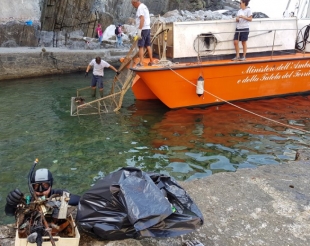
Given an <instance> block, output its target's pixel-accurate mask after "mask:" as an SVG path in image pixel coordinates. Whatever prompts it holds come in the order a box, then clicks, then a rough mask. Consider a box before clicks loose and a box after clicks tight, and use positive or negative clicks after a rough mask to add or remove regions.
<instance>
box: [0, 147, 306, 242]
mask: <svg viewBox="0 0 310 246" xmlns="http://www.w3.org/2000/svg"><path fill="white" fill-rule="evenodd" d="M309 183H310V151H309V150H303V151H299V152H298V156H297V159H296V161H291V162H289V163H288V164H281V165H265V166H261V167H258V168H256V169H241V170H238V171H236V172H230V173H217V174H214V175H212V176H209V177H207V178H203V179H199V180H194V181H190V182H180V185H181V186H182V187H183V188H184V189H185V190H186V191H187V192H188V193H189V195H190V196H191V198H192V199H193V200H194V201H195V203H196V204H197V205H198V207H199V208H200V210H201V212H202V213H203V215H204V220H205V223H204V225H203V226H202V227H201V228H200V229H198V230H197V231H195V232H193V233H190V234H187V235H184V236H182V237H177V238H165V239H158V238H148V239H142V240H135V239H127V240H122V241H110V242H108V241H98V240H96V239H94V238H91V237H89V236H88V235H86V234H84V233H83V232H81V239H80V246H102V245H108V246H116V245H124V246H125V245H127V246H141V245H143V246H164V245H169V246H180V245H186V242H188V240H190V241H193V240H195V239H196V240H199V241H200V242H201V243H202V244H203V245H205V246H245V245H255V246H258V245H264V246H284V245H286V246H306V245H309V242H310V190H309V188H310V186H309ZM14 236H15V230H14V228H13V225H9V226H2V227H0V245H1V246H11V245H14Z"/></svg>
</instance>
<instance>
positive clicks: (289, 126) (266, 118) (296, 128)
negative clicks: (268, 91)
mask: <svg viewBox="0 0 310 246" xmlns="http://www.w3.org/2000/svg"><path fill="white" fill-rule="evenodd" d="M167 67H168V68H169V69H170V70H171V71H172V72H174V73H175V74H176V75H178V76H179V77H181V78H182V79H184V80H185V81H187V82H188V83H190V84H191V85H193V86H195V87H197V86H196V84H194V83H192V82H191V81H189V80H187V79H186V78H184V77H183V76H182V75H181V74H179V73H177V72H176V71H174V70H173V69H172V68H171V67H170V66H167ZM204 92H206V93H208V94H209V95H211V96H213V97H215V98H217V99H218V100H220V101H222V102H225V103H227V104H229V105H231V106H233V107H236V108H238V109H241V110H243V111H245V112H248V113H250V114H253V115H255V116H258V117H261V118H263V119H265V120H269V121H272V122H274V123H277V124H279V125H283V126H286V127H288V128H293V129H295V130H298V131H302V132H304V133H310V132H309V131H306V130H303V129H300V128H298V127H294V126H291V125H287V124H284V123H281V122H279V121H276V120H273V119H270V118H268V117H265V116H262V115H259V114H256V113H254V112H252V111H250V110H247V109H245V108H242V107H239V106H237V105H235V104H233V103H231V102H228V101H226V100H224V99H222V98H220V97H218V96H216V95H214V94H212V93H211V92H208V91H206V90H204Z"/></svg>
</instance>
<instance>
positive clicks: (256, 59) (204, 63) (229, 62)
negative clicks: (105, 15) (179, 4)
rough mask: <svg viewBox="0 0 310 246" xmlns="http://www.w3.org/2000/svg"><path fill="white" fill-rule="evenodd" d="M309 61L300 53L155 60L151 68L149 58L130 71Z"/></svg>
mask: <svg viewBox="0 0 310 246" xmlns="http://www.w3.org/2000/svg"><path fill="white" fill-rule="evenodd" d="M307 59H310V53H300V52H297V53H295V54H285V55H274V56H270V55H268V56H259V57H249V58H246V60H245V61H232V60H231V59H221V60H210V61H201V62H198V61H197V62H184V63H183V62H182V63H177V62H176V63H173V62H170V61H160V60H155V62H154V65H153V66H148V63H149V58H145V59H144V61H143V66H140V67H137V66H136V65H134V66H133V67H132V70H134V71H140V72H143V71H150V70H158V69H165V68H167V67H169V68H174V69H178V68H184V67H200V66H203V67H205V66H227V65H235V64H240V63H242V64H251V63H255V64H257V63H263V62H264V63H265V62H268V61H270V62H271V61H286V62H287V61H294V60H307Z"/></svg>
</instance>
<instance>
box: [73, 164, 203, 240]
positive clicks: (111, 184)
mask: <svg viewBox="0 0 310 246" xmlns="http://www.w3.org/2000/svg"><path fill="white" fill-rule="evenodd" d="M76 221H77V223H78V225H79V227H80V228H81V229H83V230H84V231H85V232H87V233H89V234H90V235H92V236H95V237H99V238H101V239H104V240H120V239H125V238H143V237H175V236H179V235H182V234H186V233H189V232H192V231H194V230H196V229H197V228H199V227H200V226H201V225H202V224H203V216H202V214H201V212H200V210H199V208H198V207H197V206H196V204H195V203H194V202H193V200H192V199H191V198H190V197H189V196H188V194H187V193H186V191H185V190H184V189H183V188H182V187H180V186H179V185H178V184H177V182H176V181H175V180H174V179H173V178H171V177H169V176H166V175H162V174H158V173H145V172H143V171H141V170H140V169H137V168H132V167H127V168H122V169H120V170H118V171H116V172H113V173H111V174H110V175H108V176H106V177H104V178H103V179H101V180H98V181H97V183H96V184H95V185H94V186H93V187H92V188H91V189H90V190H89V191H87V192H86V193H85V194H83V196H82V197H81V200H80V203H79V206H78V212H77V217H76Z"/></svg>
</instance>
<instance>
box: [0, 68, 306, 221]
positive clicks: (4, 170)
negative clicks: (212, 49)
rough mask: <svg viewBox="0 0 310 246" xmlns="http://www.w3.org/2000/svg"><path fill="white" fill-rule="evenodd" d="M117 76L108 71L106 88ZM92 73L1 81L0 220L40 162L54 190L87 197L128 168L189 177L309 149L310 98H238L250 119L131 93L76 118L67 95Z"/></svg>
mask: <svg viewBox="0 0 310 246" xmlns="http://www.w3.org/2000/svg"><path fill="white" fill-rule="evenodd" d="M114 74H115V73H114V72H113V71H111V70H108V69H107V71H106V74H105V93H108V91H109V90H108V87H109V85H111V81H112V80H113V76H114ZM90 79H91V76H89V77H87V78H85V77H84V73H83V74H79V73H78V74H71V75H62V76H49V77H43V78H35V79H20V80H12V81H2V82H0V119H1V124H0V156H1V158H0V184H1V185H0V210H1V212H0V213H1V216H0V224H4V223H8V222H12V221H13V218H9V217H7V216H5V215H4V205H5V199H6V196H7V194H8V192H9V191H10V190H13V189H15V188H16V187H18V188H19V189H20V190H22V191H23V192H24V193H28V194H29V191H28V187H27V174H28V172H29V170H30V168H31V166H32V164H33V161H34V160H35V159H36V158H38V159H39V163H38V165H37V168H49V169H50V170H51V171H52V173H53V175H54V180H55V184H54V187H57V188H66V189H68V190H69V191H70V192H72V193H74V194H83V192H85V191H86V190H88V189H89V188H90V187H91V186H92V185H93V184H94V183H95V182H96V181H97V180H98V179H100V178H102V177H104V176H105V175H107V174H109V173H110V172H113V171H115V170H117V169H119V168H122V167H128V166H131V167H137V168H141V169H142V170H144V171H154V172H159V173H163V174H167V175H170V176H172V177H174V178H175V179H177V180H182V181H186V180H192V179H195V178H203V177H207V176H209V175H212V174H214V173H217V172H234V171H236V170H237V169H240V168H256V167H257V166H260V165H280V164H282V163H286V162H287V161H290V160H295V157H296V151H297V150H301V149H306V148H309V146H310V135H309V134H308V133H306V132H303V131H302V130H305V131H310V121H309V115H310V112H309V99H310V97H309V96H291V97H283V98H277V99H270V100H258V101H251V102H239V103H237V105H238V106H239V107H241V108H244V109H246V110H248V111H251V112H253V113H255V114H256V115H254V114H250V113H248V112H246V111H243V110H241V109H239V108H236V107H233V106H231V105H228V104H224V105H219V106H212V107H206V108H191V109H176V110H170V109H168V108H167V107H166V106H165V105H163V104H162V103H161V102H158V101H136V100H135V99H134V97H133V94H132V92H131V91H129V92H128V93H127V94H126V95H125V98H124V101H123V106H122V108H121V109H120V111H119V113H111V114H102V115H89V116H80V117H73V116H70V101H71V97H74V96H75V95H76V90H77V89H79V88H83V87H86V86H88V85H89V83H90ZM262 117H264V118H262ZM268 119H271V120H273V121H270V120H268ZM277 122H279V123H277ZM299 129H300V130H299Z"/></svg>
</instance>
